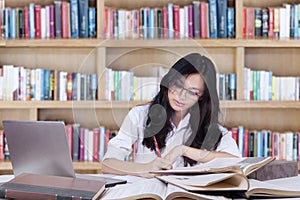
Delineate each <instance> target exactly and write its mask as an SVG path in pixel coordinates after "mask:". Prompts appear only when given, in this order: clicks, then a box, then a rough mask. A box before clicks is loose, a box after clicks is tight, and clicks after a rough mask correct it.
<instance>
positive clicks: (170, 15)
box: [167, 3, 174, 38]
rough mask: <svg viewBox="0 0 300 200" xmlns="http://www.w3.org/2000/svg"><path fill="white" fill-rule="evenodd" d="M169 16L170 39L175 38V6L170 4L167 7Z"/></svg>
mask: <svg viewBox="0 0 300 200" xmlns="http://www.w3.org/2000/svg"><path fill="white" fill-rule="evenodd" d="M167 13H168V14H167V15H168V17H167V18H168V38H174V23H173V4H172V3H169V4H168V5H167Z"/></svg>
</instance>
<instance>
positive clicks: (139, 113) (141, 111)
mask: <svg viewBox="0 0 300 200" xmlns="http://www.w3.org/2000/svg"><path fill="white" fill-rule="evenodd" d="M148 110H149V104H146V105H138V106H134V107H133V108H131V110H130V111H129V113H128V115H129V116H130V117H131V118H137V119H141V118H144V117H145V116H147V113H148Z"/></svg>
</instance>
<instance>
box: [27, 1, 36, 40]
mask: <svg viewBox="0 0 300 200" xmlns="http://www.w3.org/2000/svg"><path fill="white" fill-rule="evenodd" d="M28 15H29V20H28V21H29V38H31V39H33V38H35V28H34V27H35V23H34V4H33V3H30V4H29V6H28Z"/></svg>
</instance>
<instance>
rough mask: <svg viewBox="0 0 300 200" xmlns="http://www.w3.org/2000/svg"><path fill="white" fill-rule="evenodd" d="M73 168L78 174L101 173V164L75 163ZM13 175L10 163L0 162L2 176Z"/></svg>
mask: <svg viewBox="0 0 300 200" xmlns="http://www.w3.org/2000/svg"><path fill="white" fill-rule="evenodd" d="M73 167H74V170H75V172H76V173H80V174H99V173H101V164H100V162H79V161H74V162H73ZM4 174H13V170H12V165H11V162H10V161H1V162H0V175H4Z"/></svg>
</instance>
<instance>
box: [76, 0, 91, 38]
mask: <svg viewBox="0 0 300 200" xmlns="http://www.w3.org/2000/svg"><path fill="white" fill-rule="evenodd" d="M78 2H79V4H78V6H79V7H78V10H79V37H80V38H87V37H88V6H89V1H88V0H79V1H78Z"/></svg>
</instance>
